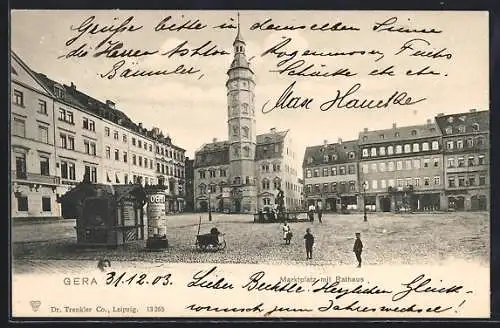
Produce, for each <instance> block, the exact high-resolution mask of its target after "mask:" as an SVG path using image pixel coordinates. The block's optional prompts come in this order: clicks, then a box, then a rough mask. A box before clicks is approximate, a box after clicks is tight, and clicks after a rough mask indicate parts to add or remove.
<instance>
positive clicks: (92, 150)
mask: <svg viewBox="0 0 500 328" xmlns="http://www.w3.org/2000/svg"><path fill="white" fill-rule="evenodd" d="M90 155H93V156H96V155H97V151H96V145H95V142H90Z"/></svg>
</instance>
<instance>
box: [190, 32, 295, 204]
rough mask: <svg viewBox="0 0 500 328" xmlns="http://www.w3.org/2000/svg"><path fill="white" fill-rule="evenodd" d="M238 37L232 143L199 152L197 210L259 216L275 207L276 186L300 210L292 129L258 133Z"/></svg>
mask: <svg viewBox="0 0 500 328" xmlns="http://www.w3.org/2000/svg"><path fill="white" fill-rule="evenodd" d="M245 46H246V44H245V42H244V41H243V38H242V37H241V34H240V29H239V27H238V33H237V36H236V39H235V40H234V42H233V49H234V59H233V61H232V63H231V65H230V68H229V70H228V72H227V74H228V80H227V82H226V88H227V101H228V108H227V115H228V120H227V124H228V140H227V141H217V140H215V139H214V140H213V142H212V143H207V144H204V145H203V146H202V147H201V148H200V149H199V150H198V151H197V152H196V153H195V163H194V170H195V175H194V198H195V200H194V201H195V207H196V210H201V211H205V210H207V209H208V207H211V208H214V209H218V210H221V211H230V212H256V211H257V210H258V209H262V208H264V207H267V206H273V205H274V203H275V199H274V198H275V196H276V194H277V192H278V188H281V189H282V190H283V192H284V193H285V202H286V203H285V206H287V207H296V206H299V200H300V192H299V189H300V187H299V186H298V183H297V182H298V181H297V174H298V170H297V165H295V164H294V163H295V154H296V153H295V152H294V151H293V147H292V139H291V137H290V131H276V130H275V129H272V130H271V131H270V133H266V134H263V135H257V134H256V120H255V109H254V104H255V95H254V89H255V81H254V73H253V71H252V69H251V68H250V65H249V62H248V60H247V59H246V55H245Z"/></svg>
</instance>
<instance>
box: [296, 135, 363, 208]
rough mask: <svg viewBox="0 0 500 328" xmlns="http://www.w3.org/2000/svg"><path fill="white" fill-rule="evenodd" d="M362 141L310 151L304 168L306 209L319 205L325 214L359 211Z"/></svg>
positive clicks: (325, 143)
mask: <svg viewBox="0 0 500 328" xmlns="http://www.w3.org/2000/svg"><path fill="white" fill-rule="evenodd" d="M357 163H358V140H352V141H342V139H340V138H339V140H338V142H337V143H331V144H329V143H328V142H327V140H325V141H324V143H323V145H319V146H311V147H307V148H306V151H305V155H304V161H303V164H302V167H303V171H304V172H303V174H304V186H305V191H304V197H305V202H306V205H308V206H309V205H311V204H313V205H315V206H316V205H319V206H320V207H321V208H322V209H323V210H324V211H332V212H337V211H339V212H340V211H341V209H342V208H344V209H357V206H358V198H359V183H358V164H357Z"/></svg>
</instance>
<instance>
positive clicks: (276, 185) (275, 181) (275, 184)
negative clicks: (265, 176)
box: [273, 177, 281, 189]
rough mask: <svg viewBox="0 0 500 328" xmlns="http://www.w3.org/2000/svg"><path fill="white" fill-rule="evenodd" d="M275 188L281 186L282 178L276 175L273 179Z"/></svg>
mask: <svg viewBox="0 0 500 328" xmlns="http://www.w3.org/2000/svg"><path fill="white" fill-rule="evenodd" d="M273 185H274V189H278V188H281V179H280V178H278V177H276V178H274V181H273Z"/></svg>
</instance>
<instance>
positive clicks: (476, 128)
mask: <svg viewBox="0 0 500 328" xmlns="http://www.w3.org/2000/svg"><path fill="white" fill-rule="evenodd" d="M472 130H473V131H475V132H477V131H479V124H477V123H474V124H472Z"/></svg>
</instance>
